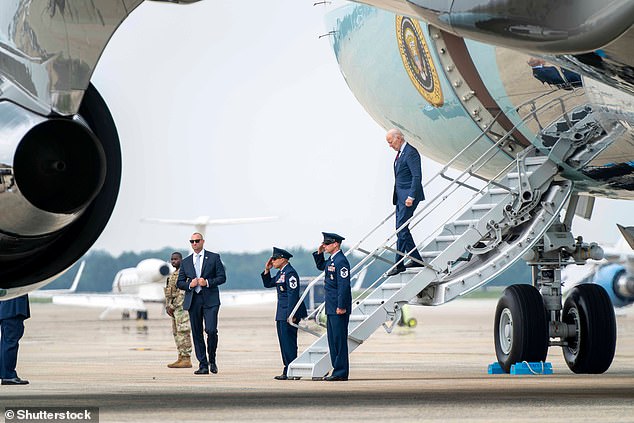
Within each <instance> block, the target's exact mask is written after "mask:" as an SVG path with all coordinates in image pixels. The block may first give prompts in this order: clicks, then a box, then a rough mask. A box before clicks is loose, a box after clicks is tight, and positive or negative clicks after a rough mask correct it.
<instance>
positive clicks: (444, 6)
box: [0, 0, 634, 377]
mask: <svg viewBox="0 0 634 423" xmlns="http://www.w3.org/2000/svg"><path fill="white" fill-rule="evenodd" d="M140 3H141V0H125V1H122V0H101V1H99V2H83V1H67V2H27V1H22V0H4V1H3V2H2V6H0V21H2V22H5V23H6V22H9V23H10V24H5V25H1V26H0V133H1V135H2V136H0V140H1V141H0V245H1V246H2V251H0V262H1V263H2V276H1V279H0V297H3V298H11V297H14V296H18V295H21V294H23V293H25V292H29V291H31V290H33V289H36V288H39V287H41V286H43V285H45V284H46V283H48V282H49V281H50V280H51V279H52V278H54V277H55V276H56V275H58V274H59V273H60V272H63V271H64V270H65V269H67V268H68V267H70V266H71V265H72V264H73V263H74V262H75V261H77V260H78V259H79V258H80V257H81V256H82V255H83V254H84V253H85V252H86V251H87V250H88V249H89V248H90V246H91V245H92V244H93V243H94V241H95V240H96V239H97V237H98V236H99V234H100V233H101V232H102V230H103V228H104V226H105V225H106V223H107V221H108V219H109V217H110V214H111V213H112V210H113V208H114V205H115V203H116V198H117V193H118V187H119V182H120V175H121V157H120V154H121V153H120V151H121V150H120V146H119V139H118V135H117V129H116V126H115V123H114V120H113V119H112V116H111V114H110V112H109V110H108V105H107V104H106V103H105V101H104V100H103V98H102V97H101V95H100V94H99V93H98V92H97V90H96V89H95V88H94V86H92V85H91V84H90V78H91V75H92V73H93V70H94V69H95V66H96V64H97V62H98V60H99V57H100V56H101V53H102V51H103V49H104V48H105V46H106V44H107V42H108V40H109V39H110V37H111V36H112V34H113V33H114V31H115V30H116V28H117V27H118V26H119V25H120V24H121V22H122V21H123V20H124V19H126V17H127V16H128V15H129V14H130V13H131V11H132V10H134V9H135V7H136V6H138V5H139V4H140ZM188 3H189V1H188ZM364 3H367V4H371V5H374V6H378V7H383V8H385V9H386V10H389V11H382V10H379V9H376V8H373V7H370V6H364V5H349V6H345V7H343V8H341V9H338V10H336V11H334V12H333V13H332V14H331V15H330V16H329V22H330V23H329V27H330V29H331V32H330V34H331V35H332V36H331V40H332V44H333V48H334V52H335V56H336V58H337V61H338V62H339V64H340V67H341V69H342V73H343V74H344V77H345V79H346V82H347V83H348V85H349V87H350V89H351V90H352V91H353V92H354V94H355V95H356V97H357V98H358V100H359V101H360V102H361V103H362V104H363V105H364V107H365V108H366V110H367V111H368V112H369V113H370V115H371V116H372V117H373V118H374V119H375V120H376V121H377V122H378V123H379V124H380V125H381V126H383V127H384V128H386V129H387V128H391V127H398V128H400V129H401V131H403V133H404V134H405V136H406V138H407V140H408V142H410V143H411V144H412V145H413V146H415V147H416V148H417V149H418V150H419V151H420V152H421V153H423V154H424V155H426V156H428V157H430V158H432V159H434V160H436V161H438V162H440V163H442V164H443V165H445V166H446V168H447V169H448V168H453V169H457V170H458V171H459V172H462V173H459V175H458V176H456V175H454V174H449V173H447V172H446V171H445V169H443V172H441V173H440V174H439V175H438V176H437V177H435V178H431V179H433V180H434V181H443V180H444V181H447V187H444V188H442V191H441V193H440V194H438V195H430V196H429V198H428V199H427V200H426V202H425V204H424V206H422V207H419V210H418V214H417V215H416V216H415V217H414V220H413V221H412V222H410V226H411V227H412V228H413V229H414V228H415V227H418V229H419V230H421V228H422V229H429V230H430V231H432V233H428V234H427V236H426V237H422V236H418V237H415V239H417V240H419V242H420V244H419V250H421V254H422V256H423V259H424V260H425V262H424V263H422V264H423V267H420V268H415V269H414V270H408V271H406V272H404V273H400V274H398V275H396V276H394V277H384V278H383V279H381V280H379V281H377V282H376V283H375V284H372V285H371V286H372V288H371V290H369V291H368V293H367V295H366V296H362V297H360V298H359V299H358V300H357V301H355V307H354V309H353V311H352V315H351V316H350V327H349V339H348V344H349V349H350V351H353V350H354V349H355V348H356V347H357V346H358V345H360V344H361V343H362V342H363V341H364V340H365V339H367V338H368V337H369V336H370V335H371V334H372V333H373V332H374V331H375V330H376V329H377V328H378V327H380V326H381V325H384V324H385V323H386V322H389V321H392V322H394V321H395V318H396V316H397V315H398V313H399V310H400V308H401V307H402V305H403V304H406V303H408V302H411V303H415V304H419V305H426V306H430V305H441V304H444V303H446V302H448V301H451V300H452V299H455V298H458V297H460V296H461V295H463V294H465V293H467V292H469V291H471V290H473V289H476V288H477V287H479V286H481V285H483V284H485V283H487V282H488V281H489V280H490V279H492V278H493V277H495V276H496V275H497V274H499V273H501V272H502V271H503V270H504V269H505V268H507V267H508V266H510V265H511V264H512V263H513V262H514V261H516V260H518V259H519V258H520V257H523V258H524V259H525V260H527V261H528V262H529V264H531V265H533V266H534V269H535V271H534V272H533V273H534V275H535V277H534V285H535V286H534V287H531V286H529V285H513V286H511V287H509V288H507V290H506V291H505V294H504V296H503V297H502V299H501V300H500V302H499V304H498V307H497V310H496V317H495V349H496V354H497V357H498V361H499V362H500V364H501V365H502V367H503V369H504V370H506V371H508V370H509V368H510V366H511V365H512V364H513V363H515V362H518V361H541V360H544V359H545V358H546V355H547V351H548V347H549V345H553V346H555V345H556V346H561V347H562V348H563V352H564V356H565V358H566V362H567V363H568V366H569V367H570V369H571V370H572V371H574V372H577V373H602V372H604V371H606V370H607V369H608V368H609V366H610V364H611V362H612V359H613V356H614V349H615V345H616V325H615V319H614V310H613V308H612V305H611V303H610V301H609V298H608V295H607V294H606V292H605V290H604V289H602V288H601V287H599V286H597V285H594V284H582V285H579V286H577V287H575V288H574V289H573V291H572V292H571V294H570V295H569V296H568V298H567V299H566V301H565V303H563V304H562V302H563V301H562V295H561V294H562V293H561V268H562V267H563V266H565V265H566V264H568V263H571V262H577V263H580V262H583V261H585V260H587V259H589V258H594V259H596V258H600V249H599V248H598V246H596V245H593V244H592V243H585V242H580V241H576V240H575V237H574V236H573V235H572V223H573V217H574V214H575V213H576V214H577V215H580V216H584V217H587V218H590V217H591V216H592V204H593V199H594V198H595V197H607V198H618V199H632V198H634V195H633V194H634V184H633V183H632V181H633V180H634V148H633V147H632V142H631V140H632V137H633V135H634V133H633V130H632V128H634V77H633V75H634V53H633V50H632V48H631V45H632V38H634V28H633V27H632V24H633V23H634V3H633V2H631V1H626V0H619V1H613V2H610V3H607V4H605V3H602V2H595V1H593V0H571V1H567V2H553V1H550V0H535V1H530V2H524V1H519V0H499V1H495V2H491V1H490V0H455V1H446V2H443V1H437V0H364ZM60 34H62V35H61V36H60ZM535 56H537V57H539V58H541V59H543V60H544V61H545V62H547V63H549V66H554V67H559V68H560V71H558V72H560V75H561V76H562V77H563V78H567V77H566V75H572V76H571V79H567V82H568V85H565V86H564V85H562V86H561V87H560V86H558V84H544V83H543V82H542V80H538V79H536V77H535V76H534V75H542V73H540V72H535V73H533V71H532V69H531V68H530V67H529V66H528V64H527V63H528V61H529V60H530V57H535ZM570 72H572V73H570ZM575 75H577V76H578V78H577V76H575ZM542 76H543V75H542ZM542 79H543V78H542ZM431 182H433V181H431V180H430V183H431ZM463 189H467V190H470V191H472V192H473V197H472V200H471V201H469V202H468V203H467V204H464V202H463V203H462V204H458V206H457V208H456V209H455V211H454V210H453V209H452V208H449V207H448V206H447V204H451V203H450V200H448V199H449V198H450V194H451V193H453V192H454V191H457V190H463ZM432 191H433V190H431V189H429V186H428V192H432ZM448 201H449V202H448ZM563 210H565V214H563ZM434 211H440V212H441V214H443V215H444V216H450V218H449V220H448V221H446V223H445V224H443V225H441V226H440V227H438V228H435V229H436V230H434V228H424V227H425V226H428V225H420V226H419V225H418V223H419V222H420V221H421V219H423V218H424V219H427V218H428V216H429V215H430V214H431V213H432V212H434ZM562 215H563V217H562ZM388 220H389V219H388ZM388 220H386V222H387V221H388ZM426 221H429V220H426ZM429 226H431V225H429ZM393 240H394V234H392V235H390V238H389V239H388V242H387V243H385V244H381V245H378V246H372V247H370V248H366V246H364V245H362V244H363V242H365V241H366V238H364V239H363V240H362V241H360V242H359V243H358V245H356V246H355V247H354V248H356V249H357V250H358V251H359V252H362V253H365V254H366V255H367V257H366V259H365V260H362V261H361V262H360V263H359V265H358V267H357V268H356V269H354V271H355V272H356V271H359V270H361V269H362V268H363V267H364V266H368V265H371V264H372V261H373V260H376V259H377V258H378V257H381V258H383V259H385V258H384V257H382V255H383V254H384V253H385V254H391V255H393V254H394V251H393V250H394V249H393ZM419 264H421V263H419ZM544 309H546V310H547V312H548V313H546V314H545V313H544ZM324 343H325V340H324V339H321V338H320V339H319V340H318V341H317V342H315V344H313V345H312V346H311V347H310V348H309V349H308V350H307V351H306V352H305V353H303V354H302V355H301V356H300V357H298V359H297V360H296V362H294V363H293V364H292V365H291V366H289V376H313V377H321V376H323V375H324V374H325V373H326V372H328V370H329V366H330V364H329V357H328V353H327V351H328V350H327V348H325V347H324Z"/></svg>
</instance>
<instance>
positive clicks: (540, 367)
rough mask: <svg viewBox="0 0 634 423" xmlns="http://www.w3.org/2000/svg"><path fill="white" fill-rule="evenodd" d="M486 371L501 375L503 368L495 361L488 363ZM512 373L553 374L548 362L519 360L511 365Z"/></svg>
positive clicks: (551, 366) (550, 364)
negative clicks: (519, 361)
mask: <svg viewBox="0 0 634 423" xmlns="http://www.w3.org/2000/svg"><path fill="white" fill-rule="evenodd" d="M487 373H488V374H490V375H502V374H504V373H505V372H504V370H503V369H502V366H500V363H498V362H497V361H496V362H495V363H491V364H489V368H488V370H487ZM510 373H511V374H512V375H552V374H553V365H552V363H549V362H542V361H536V362H530V363H529V362H526V361H524V362H521V363H515V364H513V365H511V372H510Z"/></svg>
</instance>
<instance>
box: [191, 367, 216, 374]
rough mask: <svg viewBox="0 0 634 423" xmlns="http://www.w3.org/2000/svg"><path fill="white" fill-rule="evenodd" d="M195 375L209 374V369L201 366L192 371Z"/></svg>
mask: <svg viewBox="0 0 634 423" xmlns="http://www.w3.org/2000/svg"><path fill="white" fill-rule="evenodd" d="M216 371H218V369H216ZM194 374H195V375H208V374H209V369H208V368H206V367H201V368H200V369H198V370H195V371H194Z"/></svg>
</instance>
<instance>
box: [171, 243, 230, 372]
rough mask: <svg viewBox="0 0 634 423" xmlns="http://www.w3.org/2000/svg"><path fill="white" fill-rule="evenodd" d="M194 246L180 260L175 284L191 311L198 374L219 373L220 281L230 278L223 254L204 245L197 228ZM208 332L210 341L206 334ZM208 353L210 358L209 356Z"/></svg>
mask: <svg viewBox="0 0 634 423" xmlns="http://www.w3.org/2000/svg"><path fill="white" fill-rule="evenodd" d="M189 242H190V244H191V245H192V249H193V250H194V253H193V254H190V255H189V256H187V257H186V258H185V259H183V262H182V263H181V268H180V271H179V273H178V280H177V281H176V286H178V287H179V288H180V289H182V290H183V291H185V300H184V301H183V309H184V310H187V311H188V312H189V321H190V323H191V328H192V339H193V340H194V349H195V350H196V358H197V359H198V362H199V365H198V370H196V371H195V372H194V373H195V374H197V375H202V374H209V370H211V373H218V366H217V365H216V349H217V347H218V310H220V293H219V291H218V285H222V284H223V283H225V281H226V280H227V277H226V276H225V267H224V265H223V264H222V261H221V260H220V255H218V254H216V253H212V252H211V251H207V250H205V249H203V246H204V244H205V240H204V239H203V236H202V234H200V233H198V232H194V233H193V234H192V236H191V238H190V240H189ZM203 323H204V330H205V333H207V345H206V346H205V339H204V337H203ZM207 354H209V358H207Z"/></svg>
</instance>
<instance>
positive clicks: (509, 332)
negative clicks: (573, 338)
mask: <svg viewBox="0 0 634 423" xmlns="http://www.w3.org/2000/svg"><path fill="white" fill-rule="evenodd" d="M494 333H495V354H496V356H497V359H498V362H499V363H500V366H501V367H502V369H503V370H504V371H505V372H506V373H509V372H510V371H511V365H513V364H515V363H518V362H522V361H528V362H536V361H544V360H546V355H547V354H548V321H547V319H546V315H545V314H544V301H543V299H542V296H541V294H540V293H539V291H538V290H537V289H535V288H534V287H532V286H531V285H511V286H509V287H507V288H506V289H505V290H504V293H503V294H502V298H500V300H499V301H498V305H497V308H496V310H495V327H494Z"/></svg>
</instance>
